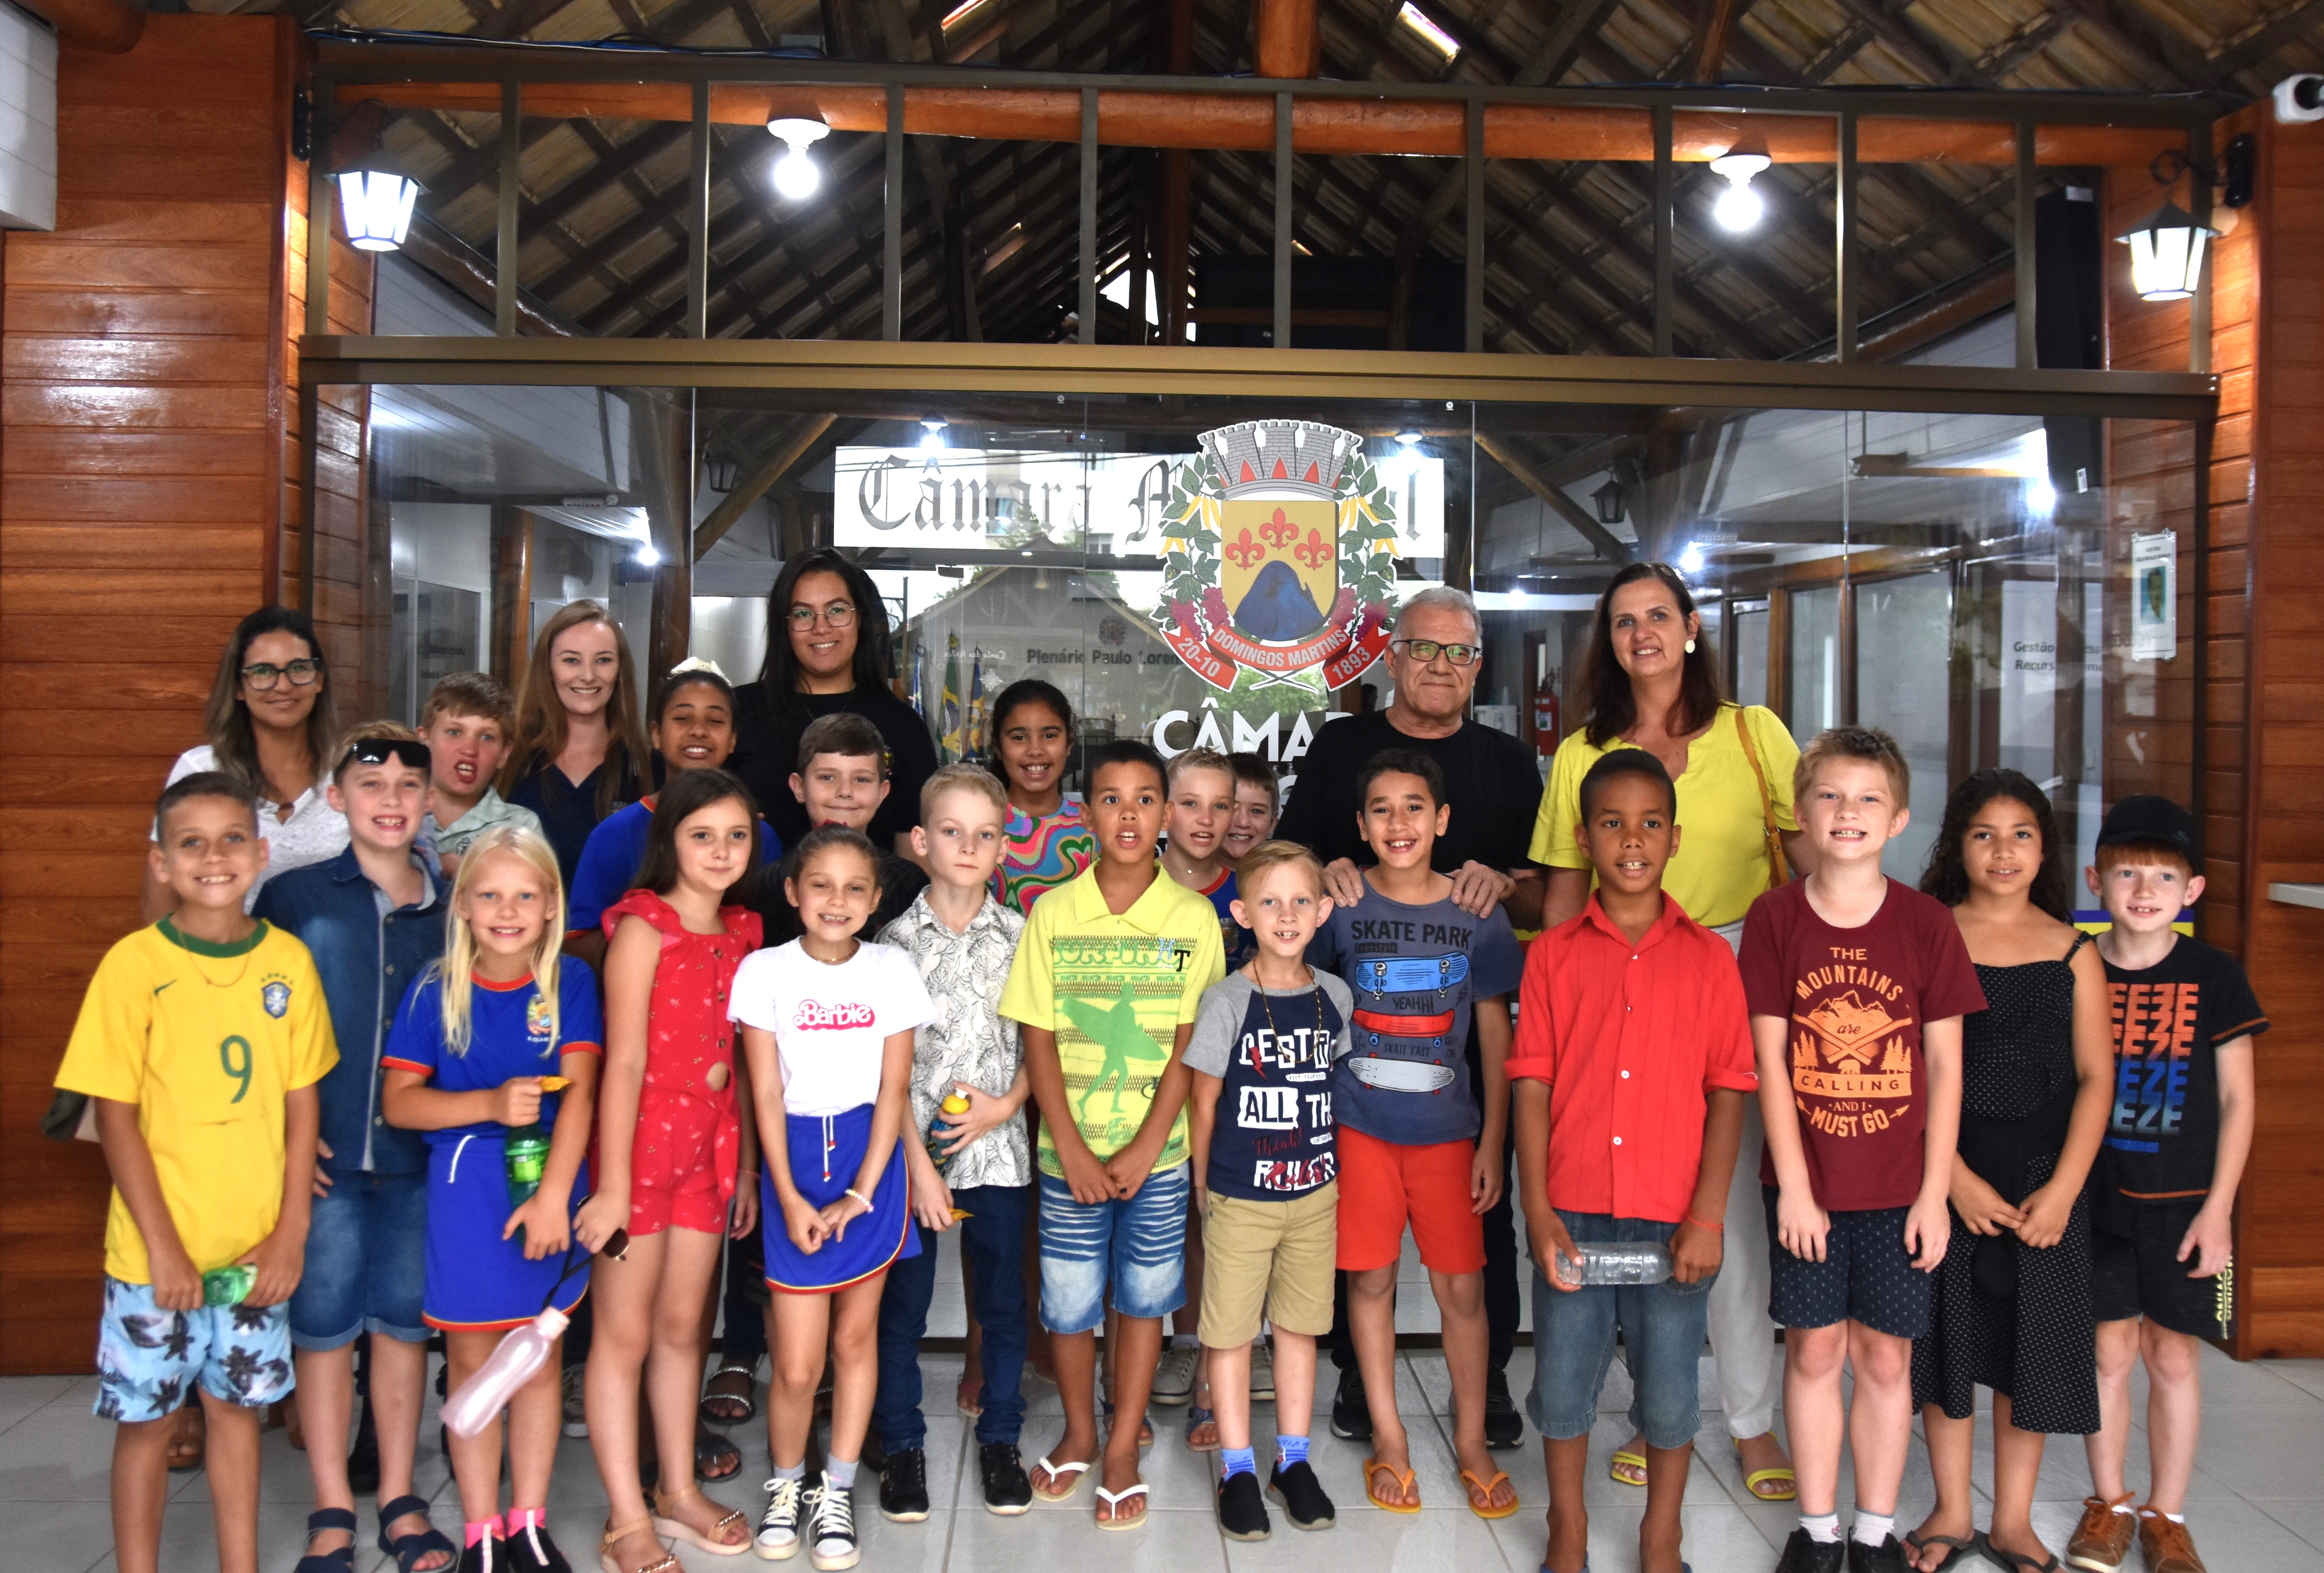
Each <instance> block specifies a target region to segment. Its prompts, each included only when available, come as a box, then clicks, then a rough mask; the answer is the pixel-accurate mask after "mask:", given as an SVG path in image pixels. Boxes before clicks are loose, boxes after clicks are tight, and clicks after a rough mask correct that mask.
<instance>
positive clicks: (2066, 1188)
mask: <svg viewBox="0 0 2324 1573" xmlns="http://www.w3.org/2000/svg"><path fill="white" fill-rule="evenodd" d="M1921 888H1922V889H1923V890H1924V891H1926V892H1928V893H1930V894H1931V895H1933V896H1935V897H1936V898H1937V899H1938V900H1940V901H1941V902H1944V903H1945V904H1946V905H1948V906H1950V907H1951V908H1952V909H1953V919H1954V921H1956V922H1957V923H1959V924H1960V931H1961V939H1963V940H1964V941H1965V942H1966V943H1967V944H1968V946H1969V958H1970V959H1971V960H1972V961H1974V962H1976V963H1977V976H1978V985H1980V986H1981V987H1983V989H1984V990H1985V997H1986V1001H1987V1008H1986V1009H1985V1010H1983V1011H1979V1012H1977V1013H1974V1014H1971V1015H1969V1016H1966V1017H1964V1018H1963V1019H1962V1022H1961V1130H1960V1148H1959V1151H1958V1152H1957V1154H1956V1155H1955V1157H1954V1160H1953V1179H1952V1194H1951V1198H1950V1199H1951V1203H1952V1239H1951V1243H1950V1245H1948V1246H1947V1248H1946V1251H1945V1258H1944V1262H1943V1263H1942V1264H1941V1266H1939V1268H1938V1269H1937V1281H1936V1283H1935V1286H1934V1295H1933V1302H1934V1303H1933V1306H1932V1315H1931V1318H1930V1324H1929V1331H1928V1333H1927V1334H1926V1335H1925V1336H1924V1337H1919V1338H1915V1339H1914V1341H1913V1401H1914V1403H1916V1404H1918V1405H1919V1406H1920V1407H1921V1412H1922V1419H1923V1429H1924V1430H1925V1431H1926V1432H1927V1435H1928V1442H1929V1462H1930V1465H1931V1467H1932V1469H1933V1471H1934V1472H1935V1475H1936V1481H1937V1505H1936V1508H1935V1510H1934V1511H1933V1512H1932V1513H1930V1514H1929V1516H1928V1518H1927V1519H1926V1520H1925V1521H1924V1522H1923V1523H1922V1525H1921V1527H1920V1528H1919V1529H1918V1530H1917V1531H1914V1533H1912V1534H1910V1535H1907V1536H1906V1537H1905V1544H1906V1547H1907V1554H1908V1555H1909V1556H1910V1557H1911V1559H1912V1560H1913V1564H1914V1566H1915V1567H1916V1568H1922V1569H1923V1570H1924V1573H1935V1570H1936V1569H1938V1568H1949V1567H1951V1566H1953V1565H1954V1564H1955V1563H1957V1562H1960V1560H1962V1559H1964V1558H1966V1557H1969V1556H1972V1555H1973V1554H1974V1553H1975V1551H1976V1550H1977V1549H1978V1538H1979V1537H1978V1534H1977V1531H1976V1525H1975V1522H1974V1520H1973V1518H1972V1511H1973V1501H1972V1498H1971V1495H1970V1491H1969V1476H1970V1473H1971V1461H1970V1460H1971V1447H1972V1439H1973V1433H1974V1431H1975V1429H1976V1423H1977V1422H1976V1396H1977V1392H1976V1390H1977V1388H1978V1386H1979V1385H1983V1386H1986V1387H1989V1388H1991V1389H1993V1430H1994V1465H1993V1522H1992V1523H1991V1525H1990V1526H1989V1528H1988V1529H1987V1531H1986V1534H1985V1536H1984V1539H1985V1541H1987V1544H1989V1545H1990V1547H1991V1549H1992V1554H1993V1555H1994V1557H1995V1559H1997V1560H1999V1561H2003V1562H2006V1563H2008V1564H2013V1565H2015V1567H2017V1568H2023V1569H2025V1570H2027V1573H2037V1570H2042V1569H2048V1568H2056V1567H2057V1566H2058V1564H2057V1561H2056V1559H2054V1558H2052V1556H2051V1555H2050V1552H2049V1550H2048V1549H2047V1548H2045V1547H2044V1546H2043V1544H2042V1542H2041V1540H2040V1539H2039V1537H2037V1536H2036V1535H2035V1534H2034V1532H2033V1520H2032V1517H2031V1514H2032V1509H2033V1487H2034V1480H2035V1477H2036V1476H2038V1475H2039V1474H2040V1473H2041V1470H2042V1447H2043V1441H2044V1439H2046V1437H2047V1436H2049V1435H2051V1434H2061V1433H2073V1434H2076V1435H2087V1434H2088V1433H2089V1432H2091V1431H2094V1430H2098V1370H2097V1348H2096V1327H2097V1324H2096V1322H2095V1320H2094V1319H2093V1316H2092V1312H2091V1304H2090V1227H2089V1202H2088V1201H2087V1199H2086V1198H2084V1196H2083V1193H2082V1182H2083V1180H2085V1179H2086V1178H2087V1177H2088V1175H2089V1170H2090V1164H2091V1162H2092V1161H2093V1160H2095V1159H2096V1157H2097V1156H2098V1142H2099V1139H2100V1137H2101V1136H2102V1135H2103V1133H2104V1127H2105V1124H2106V1117H2107V1098H2108V1096H2110V1095H2109V1088H2110V1086H2111V1083H2112V1078H2113V1069H2114V1057H2113V1047H2112V1040H2111V1038H2110V1037H2109V1036H2108V1029H2107V983H2106V969H2105V967H2104V966H2103V965H2102V964H2101V963H2100V962H2099V960H2098V948H2097V947H2096V946H2094V945H2090V944H2088V943H2087V940H2088V939H2089V936H2088V935H2085V934H2083V933H2080V931H2078V930H2076V929H2075V928H2074V927H2073V926H2072V923H2071V921H2070V920H2071V915H2072V909H2071V906H2070V900H2069V897H2068V889H2069V887H2068V884H2067V875H2066V859H2065V848H2064V847H2062V846H2061V845H2060V843H2059V840H2058V827H2057V822H2056V820H2055V819H2053V818H2052V814H2051V810H2050V800H2049V799H2048V798H2046V797H2044V796H2043V793H2042V790H2041V789H2040V788H2039V787H2037V786H2035V785H2034V784H2033V782H2030V781H2028V780H2027V779H2026V778H2025V777H2024V776H2023V775H2020V774H2018V773H2016V772H2015V771H2014V770H1984V771H1979V772H1978V773H1976V774H1975V775H1972V776H1970V777H1969V779H1968V780H1966V781H1964V782H1961V783H1960V786H1958V787H1956V788H1955V789H1954V790H1953V794H1952V797H1951V798H1950V800H1948V801H1947V803H1946V804H1945V820H1944V828H1943V829H1942V830H1941V831H1940V832H1939V834H1938V837H1937V845H1936V847H1935V848H1934V850H1932V853H1931V854H1930V858H1929V869H1928V873H1927V874H1925V875H1924V876H1923V878H1922V881H1921Z"/></svg>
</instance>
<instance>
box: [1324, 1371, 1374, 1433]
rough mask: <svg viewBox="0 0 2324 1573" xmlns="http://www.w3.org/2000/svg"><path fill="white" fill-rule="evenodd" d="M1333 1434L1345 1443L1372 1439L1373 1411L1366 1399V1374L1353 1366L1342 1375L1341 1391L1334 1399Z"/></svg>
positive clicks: (1334, 1395)
mask: <svg viewBox="0 0 2324 1573" xmlns="http://www.w3.org/2000/svg"><path fill="white" fill-rule="evenodd" d="M1332 1434H1333V1436H1335V1437H1337V1438H1339V1439H1341V1440H1342V1441H1343V1442H1369V1441H1370V1440H1371V1439H1372V1411H1371V1405H1370V1404H1369V1403H1368V1402H1366V1401H1365V1399H1364V1374H1363V1373H1362V1372H1361V1371H1360V1370H1358V1369H1357V1368H1356V1367H1355V1366H1353V1365H1351V1366H1349V1367H1348V1368H1347V1369H1346V1370H1345V1371H1342V1372H1341V1373H1340V1390H1339V1392H1338V1393H1334V1394H1333V1397H1332Z"/></svg>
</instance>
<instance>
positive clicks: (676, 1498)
mask: <svg viewBox="0 0 2324 1573" xmlns="http://www.w3.org/2000/svg"><path fill="white" fill-rule="evenodd" d="M758 866H759V814H758V809H757V807H756V805H754V804H753V803H752V801H751V794H750V791H749V789H747V788H746V787H744V786H743V785H742V782H740V781H738V780H736V779H735V778H734V777H733V776H732V775H729V774H727V773H725V772H724V771H723V770H688V771H685V772H682V773H678V774H676V775H673V776H672V777H671V778H670V781H669V785H668V786H666V787H664V788H663V789H662V792H661V795H660V796H659V799H658V800H656V802H655V804H654V816H653V824H652V827H651V828H650V830H649V831H648V832H647V837H646V849H645V856H644V860H643V862H642V863H641V865H640V867H639V869H638V877H637V884H636V886H635V888H633V889H632V891H631V892H630V893H629V894H628V895H626V896H624V897H623V898H622V900H620V901H619V902H615V903H614V904H613V905H612V906H611V907H608V908H607V909H606V911H605V915H604V929H605V933H606V936H607V938H608V939H609V941H610V943H609V945H608V947H607V949H606V952H605V967H604V985H605V1074H604V1086H603V1087H602V1090H601V1101H600V1103H599V1105H598V1109H599V1115H598V1129H597V1140H598V1148H597V1155H598V1161H597V1191H596V1194H595V1196H593V1197H591V1198H589V1200H588V1201H587V1202H586V1203H585V1204H584V1205H583V1207H582V1208H581V1211H580V1214H579V1216H578V1217H576V1220H575V1227H576V1232H577V1233H578V1234H579V1235H580V1236H581V1240H582V1243H583V1244H584V1245H587V1246H588V1247H589V1248H590V1249H591V1250H593V1251H594V1250H596V1249H597V1248H598V1247H599V1246H601V1245H604V1243H605V1241H606V1240H608V1239H610V1238H611V1237H612V1235H613V1232H614V1231H615V1230H616V1229H624V1228H625V1229H627V1230H628V1231H629V1232H630V1247H629V1251H628V1254H627V1255H626V1256H625V1257H624V1258H622V1260H620V1261H617V1262H608V1261H602V1260H601V1261H600V1262H599V1263H598V1264H597V1267H596V1272H595V1283H594V1287H595V1291H596V1301H597V1309H596V1317H597V1325H596V1331H595V1335H594V1337H593V1340H592V1342H591V1345H590V1349H589V1370H588V1377H587V1383H586V1393H587V1409H588V1418H589V1441H590V1445H591V1447H592V1448H595V1452H596V1455H597V1469H598V1473H599V1474H600V1475H602V1476H604V1482H605V1494H606V1498H607V1504H608V1507H609V1509H610V1512H609V1516H608V1521H607V1527H606V1531H605V1539H604V1548H603V1562H604V1566H605V1567H606V1568H611V1569H616V1570H618V1573H676V1570H677V1568H678V1563H677V1562H676V1560H675V1559H671V1558H669V1556H667V1555H666V1553H665V1549H664V1546H663V1544H662V1542H663V1541H664V1540H665V1539H674V1540H678V1541H684V1542H686V1543H687V1545H690V1546H695V1547H697V1548H699V1549H700V1550H705V1551H709V1552H712V1553H714V1554H715V1555H720V1556H735V1555H739V1554H740V1553H741V1552H742V1551H743V1550H747V1549H748V1548H749V1546H750V1544H751V1531H750V1529H749V1527H748V1525H747V1523H746V1522H745V1520H744V1519H743V1516H742V1514H741V1513H732V1512H728V1511H726V1510H725V1508H724V1506H723V1505H722V1504H718V1503H715V1502H713V1501H711V1500H710V1499H709V1498H708V1497H706V1496H705V1495H704V1494H702V1489H701V1487H700V1485H698V1484H697V1483H696V1479H695V1476H694V1429H695V1427H694V1415H695V1410H694V1405H695V1388H696V1383H698V1382H699V1381H700V1380H701V1372H702V1346H701V1339H702V1308H703V1305H704V1303H705V1300H708V1298H709V1294H710V1284H711V1281H712V1279H713V1278H714V1277H715V1275H716V1273H717V1271H718V1259H719V1254H720V1252H721V1251H722V1250H723V1249H724V1242H725V1238H726V1236H727V1235H730V1234H731V1235H744V1234H747V1233H749V1232H750V1231H751V1230H752V1229H754V1228H756V1227H757V1226H758V1198H759V1188H758V1185H757V1183H756V1180H757V1176H756V1175H755V1174H753V1175H750V1176H747V1177H746V1176H742V1174H741V1172H740V1170H741V1169H742V1164H743V1162H744V1161H746V1159H747V1158H748V1157H749V1154H748V1153H747V1152H746V1151H745V1149H746V1148H747V1147H749V1146H750V1145H752V1144H751V1143H747V1142H746V1140H745V1132H744V1129H743V1125H742V1120H743V1119H744V1118H745V1117H746V1116H745V1106H744V1105H743V1104H742V1102H741V1101H740V1100H739V1099H738V1098H737V1096H736V1089H735V1085H734V1079H735V1075H736V1072H737V1069H738V1067H737V1065H736V1062H735V1061H736V1056H735V1053H734V1034H733V1024H732V1022H729V1020H728V1019H727V1010H728V998H727V996H728V995H729V994H730V993H731V992H732V988H733V981H734V973H735V970H736V968H738V967H741V966H742V958H744V957H745V956H748V955H749V954H750V953H751V952H752V951H753V950H755V949H757V948H758V947H759V941H760V939H761V930H760V921H759V917H758V915H757V914H756V913H754V912H751V911H746V910H744V909H743V908H742V906H740V905H734V904H728V902H729V901H730V898H731V897H732V895H733V893H734V890H735V887H736V885H737V884H740V883H741V882H742V880H744V879H745V878H747V877H751V876H752V875H754V874H755V873H756V871H757V869H758ZM738 1181H739V1183H738ZM641 1367H643V1368H644V1369H645V1371H646V1379H647V1398H648V1402H649V1403H650V1406H651V1408H652V1411H653V1421H654V1439H655V1442H656V1444H657V1451H658V1452H659V1456H660V1459H661V1479H660V1482H659V1486H658V1488H657V1490H656V1492H655V1498H656V1500H655V1503H654V1504H653V1507H652V1511H651V1512H649V1511H648V1508H647V1504H646V1502H645V1499H644V1493H643V1491H642V1489H641V1486H640V1485H639V1482H638V1373H639V1371H640V1369H641Z"/></svg>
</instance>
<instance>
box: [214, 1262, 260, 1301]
mask: <svg viewBox="0 0 2324 1573" xmlns="http://www.w3.org/2000/svg"><path fill="white" fill-rule="evenodd" d="M256 1282H258V1269H257V1268H255V1267H253V1266H251V1265H249V1264H248V1263H241V1262H237V1263H235V1264H234V1265H233V1266H231V1267H214V1268H212V1269H211V1270H210V1271H209V1272H205V1273H203V1274H202V1303H203V1304H204V1305H214V1306H226V1305H240V1304H241V1303H242V1302H243V1301H244V1300H247V1299H249V1298H250V1291H251V1288H252V1286H253V1285H254V1284H255V1283H256Z"/></svg>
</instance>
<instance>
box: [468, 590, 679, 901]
mask: <svg viewBox="0 0 2324 1573" xmlns="http://www.w3.org/2000/svg"><path fill="white" fill-rule="evenodd" d="M643 713H644V705H643V702H642V699H641V695H640V692H639V688H638V674H637V667H636V665H635V663H634V662H632V660H631V659H630V646H629V642H628V641H627V640H625V639H623V638H622V631H621V630H620V629H619V628H617V627H615V626H614V625H613V615H612V614H610V613H608V612H607V611H606V610H605V608H604V606H600V605H599V604H598V603H596V602H595V601H572V602H568V603H567V605H566V606H564V607H563V608H562V609H561V610H560V611H558V614H557V615H555V616H553V617H551V618H550V619H549V621H548V622H547V623H545V624H543V625H541V629H540V636H539V638H537V639H535V640H534V641H533V642H532V660H531V662H530V664H529V665H528V666H527V667H526V668H525V673H524V682H523V684H522V686H521V689H520V690H519V692H518V694H517V701H516V742H515V745H514V746H512V748H510V750H509V760H508V763H507V764H505V765H503V767H502V771H501V780H500V792H501V796H502V797H503V798H505V799H506V800H508V801H510V802H512V803H514V804H515V805H516V806H517V807H519V808H522V809H530V810H532V811H533V812H534V813H535V814H538V815H539V816H540V825H541V828H542V830H543V831H544V832H546V833H547V835H548V837H549V846H551V847H554V848H556V851H557V871H558V876H559V877H560V878H561V879H562V880H563V881H564V883H565V887H566V888H567V889H568V890H569V889H571V888H572V885H573V873H574V870H575V869H576V867H577V866H578V865H579V864H580V862H581V849H582V848H583V847H586V846H587V845H588V842H589V832H590V831H592V830H594V829H595V828H597V826H598V823H599V822H600V821H601V820H603V819H604V818H605V816H606V815H608V814H610V813H612V812H613V810H615V809H618V808H620V807H621V806H622V804H624V803H633V802H635V801H637V800H638V799H640V798H641V797H643V796H645V794H646V793H648V792H650V791H652V790H653V775H652V770H653V765H652V763H651V762H652V757H653V755H652V752H651V750H650V748H649V747H648V746H647V744H646V729H645V726H644V723H643V722H642V720H641V716H642V715H643Z"/></svg>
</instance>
